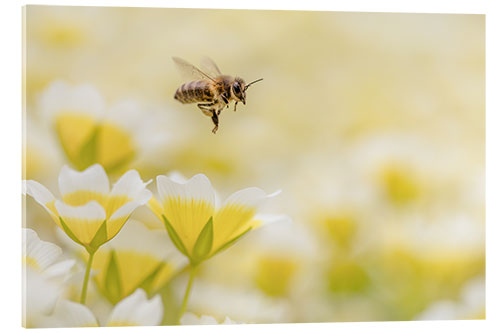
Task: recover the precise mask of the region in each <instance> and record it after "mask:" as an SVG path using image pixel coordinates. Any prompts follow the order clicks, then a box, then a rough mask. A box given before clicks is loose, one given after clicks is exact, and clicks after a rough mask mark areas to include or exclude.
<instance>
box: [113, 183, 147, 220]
mask: <svg viewBox="0 0 500 333" xmlns="http://www.w3.org/2000/svg"><path fill="white" fill-rule="evenodd" d="M151 196H152V193H151V192H150V191H149V190H146V189H144V190H142V191H141V192H140V193H139V194H137V195H136V197H135V200H134V201H131V202H127V203H126V204H125V205H123V206H121V207H120V208H118V209H117V210H116V211H115V212H114V213H113V215H111V217H110V218H109V219H110V220H113V219H115V218H120V217H123V216H128V215H130V214H131V213H132V212H133V211H134V209H136V208H137V207H139V206H142V205H145V204H146V203H147V202H148V201H149V199H151Z"/></svg>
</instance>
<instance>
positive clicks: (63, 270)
mask: <svg viewBox="0 0 500 333" xmlns="http://www.w3.org/2000/svg"><path fill="white" fill-rule="evenodd" d="M23 243H24V244H23V257H22V259H23V263H24V265H23V294H24V299H23V324H24V326H25V327H33V326H38V323H39V320H40V318H42V317H43V316H44V315H47V314H49V313H50V312H51V311H52V310H53V309H54V306H55V303H56V301H57V299H58V298H59V297H60V296H62V295H63V293H64V283H65V282H66V280H67V279H68V277H69V274H70V270H71V268H72V267H73V266H74V264H75V261H74V260H63V261H60V262H58V263H56V260H57V259H58V258H59V257H60V255H61V253H62V250H61V249H60V248H59V247H58V246H57V245H55V244H52V243H49V242H45V241H42V240H40V239H39V238H38V235H37V234H36V232H35V231H33V230H31V229H24V228H23Z"/></svg>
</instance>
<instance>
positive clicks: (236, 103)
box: [234, 101, 238, 112]
mask: <svg viewBox="0 0 500 333" xmlns="http://www.w3.org/2000/svg"><path fill="white" fill-rule="evenodd" d="M236 105H238V102H237V101H236V102H235V103H234V112H236Z"/></svg>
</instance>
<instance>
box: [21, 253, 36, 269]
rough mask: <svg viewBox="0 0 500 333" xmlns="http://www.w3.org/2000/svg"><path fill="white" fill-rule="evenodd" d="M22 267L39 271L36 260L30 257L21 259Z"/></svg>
mask: <svg viewBox="0 0 500 333" xmlns="http://www.w3.org/2000/svg"><path fill="white" fill-rule="evenodd" d="M23 265H26V266H29V267H31V268H33V269H35V270H40V265H38V262H37V261H36V259H35V258H33V257H30V256H26V257H23Z"/></svg>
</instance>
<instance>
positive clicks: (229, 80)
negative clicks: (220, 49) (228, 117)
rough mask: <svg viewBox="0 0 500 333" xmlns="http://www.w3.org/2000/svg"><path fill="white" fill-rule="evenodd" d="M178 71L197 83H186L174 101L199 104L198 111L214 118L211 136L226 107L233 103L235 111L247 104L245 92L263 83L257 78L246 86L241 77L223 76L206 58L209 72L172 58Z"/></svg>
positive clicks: (213, 63) (176, 93)
mask: <svg viewBox="0 0 500 333" xmlns="http://www.w3.org/2000/svg"><path fill="white" fill-rule="evenodd" d="M172 59H173V60H174V62H175V64H176V65H177V68H178V69H179V70H180V71H181V73H182V74H184V76H187V77H190V78H192V79H194V80H195V81H191V82H187V83H184V84H183V85H181V86H180V87H179V88H177V90H176V92H175V95H174V98H175V99H176V100H178V101H179V102H181V103H182V104H188V103H198V108H199V109H200V110H201V111H202V112H203V114H205V115H206V116H208V117H211V118H212V121H213V123H214V125H215V127H214V128H213V130H212V133H214V134H215V133H216V132H217V129H218V128H219V115H220V113H221V111H222V110H223V109H224V108H225V107H229V103H230V102H231V101H233V100H234V101H235V103H234V111H236V105H237V104H238V102H242V103H243V104H246V90H247V89H248V87H250V86H251V85H252V84H254V83H256V82H259V81H262V80H263V79H258V80H255V81H252V82H250V83H249V84H245V80H243V79H242V78H240V77H234V78H233V77H232V76H229V75H223V74H222V73H221V71H220V70H219V67H217V65H216V64H215V62H214V61H213V60H211V59H209V58H204V59H203V62H204V65H205V67H206V68H207V69H208V71H207V73H205V72H203V71H201V70H200V69H198V68H197V67H196V66H193V65H192V64H190V63H189V62H187V61H185V60H183V59H180V58H177V57H173V58H172Z"/></svg>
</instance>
